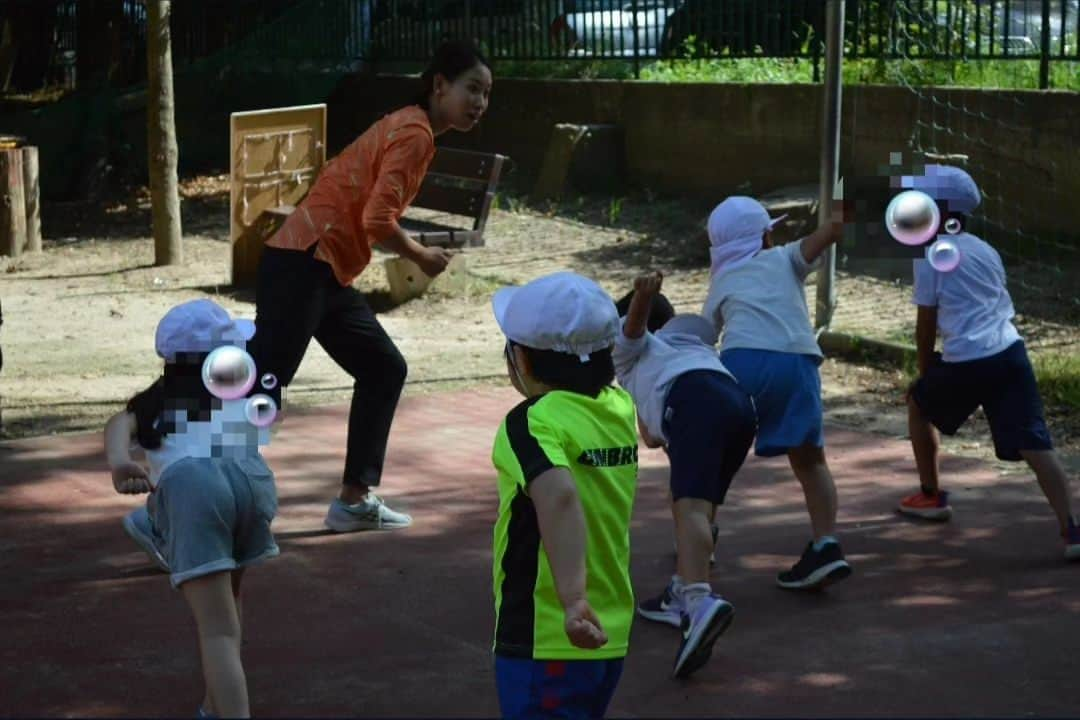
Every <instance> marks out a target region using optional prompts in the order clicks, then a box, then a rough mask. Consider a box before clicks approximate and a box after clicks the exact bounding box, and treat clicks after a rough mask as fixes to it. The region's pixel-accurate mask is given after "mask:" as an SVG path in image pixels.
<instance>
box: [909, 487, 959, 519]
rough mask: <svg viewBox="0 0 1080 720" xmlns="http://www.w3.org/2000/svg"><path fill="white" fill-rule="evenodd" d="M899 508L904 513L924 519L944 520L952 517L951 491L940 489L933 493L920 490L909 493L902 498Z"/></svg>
mask: <svg viewBox="0 0 1080 720" xmlns="http://www.w3.org/2000/svg"><path fill="white" fill-rule="evenodd" d="M898 509H899V510H900V512H901V513H903V514H904V515H913V516H915V517H920V518H923V519H924V520H938V521H940V522H944V521H946V520H948V519H949V518H950V517H952V508H951V507H949V493H947V492H945V491H944V490H939V491H937V492H936V493H934V494H933V495H927V494H926V493H924V492H922V491H921V490H920V491H919V492H917V493H915V494H914V495H909V496H908V497H906V498H904V499H903V500H901V501H900V507H899V508H898Z"/></svg>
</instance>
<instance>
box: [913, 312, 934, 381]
mask: <svg viewBox="0 0 1080 720" xmlns="http://www.w3.org/2000/svg"><path fill="white" fill-rule="evenodd" d="M918 308H919V310H918V314H917V315H916V316H915V353H916V359H917V362H918V365H919V375H920V376H922V375H925V374H926V370H927V368H929V367H930V364H931V363H932V362H933V360H934V343H935V342H937V307H933V306H928V305H919V306H918Z"/></svg>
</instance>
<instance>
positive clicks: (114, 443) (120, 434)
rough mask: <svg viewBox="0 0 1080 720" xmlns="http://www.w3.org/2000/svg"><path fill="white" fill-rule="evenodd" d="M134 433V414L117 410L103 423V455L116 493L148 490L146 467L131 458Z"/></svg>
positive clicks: (130, 493)
mask: <svg viewBox="0 0 1080 720" xmlns="http://www.w3.org/2000/svg"><path fill="white" fill-rule="evenodd" d="M134 435H135V415H134V414H133V413H129V412H119V413H117V414H115V415H113V416H112V417H111V418H109V422H107V423H105V457H106V458H107V459H108V462H109V470H110V471H111V472H112V481H113V487H114V488H115V489H116V492H118V493H124V494H128V495H133V494H137V493H144V492H149V491H150V482H149V479H148V476H147V474H146V469H145V468H144V467H143V466H142V465H140V464H139V463H137V462H135V461H134V460H132V458H131V438H132V437H134Z"/></svg>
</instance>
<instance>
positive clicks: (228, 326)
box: [154, 299, 255, 361]
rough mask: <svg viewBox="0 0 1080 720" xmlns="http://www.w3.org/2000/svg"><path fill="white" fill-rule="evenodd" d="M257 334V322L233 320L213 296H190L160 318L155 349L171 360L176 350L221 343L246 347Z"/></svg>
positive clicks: (202, 349) (194, 349)
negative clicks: (213, 300)
mask: <svg viewBox="0 0 1080 720" xmlns="http://www.w3.org/2000/svg"><path fill="white" fill-rule="evenodd" d="M254 335H255V323H253V322H251V321H250V320H233V319H232V318H231V317H230V316H229V313H228V311H227V310H225V308H223V307H221V306H220V305H218V304H217V303H215V302H211V301H210V300H206V299H199V300H191V301H189V302H186V303H181V304H180V305H177V306H176V307H174V308H172V309H171V310H169V312H167V313H165V317H163V318H161V322H159V323H158V326H157V332H156V333H155V334H154V349H155V350H157V354H158V355H160V356H161V357H162V358H164V359H165V360H167V361H172V360H175V359H176V354H177V353H205V352H210V351H211V350H213V349H214V348H218V347H221V346H222V345H238V346H239V347H243V346H244V344H245V343H246V342H247V341H248V340H250V339H251V338H252V337H253V336H254Z"/></svg>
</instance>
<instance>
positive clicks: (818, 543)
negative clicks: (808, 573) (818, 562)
mask: <svg viewBox="0 0 1080 720" xmlns="http://www.w3.org/2000/svg"><path fill="white" fill-rule="evenodd" d="M829 543H836V544H837V545H839V544H840V541H839V540H837V539H836V538H835V537H833V536H832V535H822V536H821V537H819V538H818V539H817V540H815V541H814V552H821V551H822V549H824V547H825V546H826V545H828V544H829Z"/></svg>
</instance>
